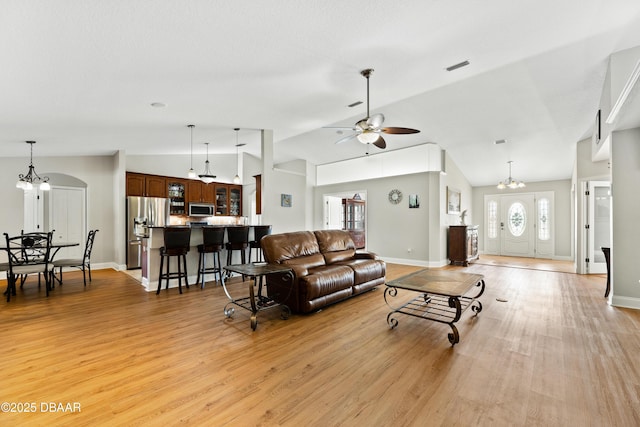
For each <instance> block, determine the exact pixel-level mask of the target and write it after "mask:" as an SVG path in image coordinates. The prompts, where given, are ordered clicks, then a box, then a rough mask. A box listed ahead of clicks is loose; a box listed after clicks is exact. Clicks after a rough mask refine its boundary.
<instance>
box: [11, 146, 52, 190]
mask: <svg viewBox="0 0 640 427" xmlns="http://www.w3.org/2000/svg"><path fill="white" fill-rule="evenodd" d="M25 142H26V143H27V144H29V146H30V147H31V155H30V157H29V172H27V174H26V175H23V174H19V175H18V182H17V183H16V188H21V189H23V190H32V189H33V186H34V185H37V186H38V187H39V188H40V190H42V191H49V190H51V185H49V177H48V176H43V177H40V175H38V174H37V173H36V168H35V166H33V144H35V143H36V142H35V141H25Z"/></svg>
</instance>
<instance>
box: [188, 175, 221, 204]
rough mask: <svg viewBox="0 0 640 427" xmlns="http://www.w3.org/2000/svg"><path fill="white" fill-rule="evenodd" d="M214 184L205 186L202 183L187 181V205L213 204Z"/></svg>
mask: <svg viewBox="0 0 640 427" xmlns="http://www.w3.org/2000/svg"><path fill="white" fill-rule="evenodd" d="M214 188H215V187H214V184H213V183H212V184H205V183H204V182H202V181H196V180H189V186H188V188H187V199H188V201H189V203H213V201H214Z"/></svg>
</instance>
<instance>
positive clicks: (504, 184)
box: [497, 160, 526, 190]
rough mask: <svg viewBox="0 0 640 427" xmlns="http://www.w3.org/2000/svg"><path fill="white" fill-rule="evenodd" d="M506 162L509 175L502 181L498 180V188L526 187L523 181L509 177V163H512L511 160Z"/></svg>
mask: <svg viewBox="0 0 640 427" xmlns="http://www.w3.org/2000/svg"><path fill="white" fill-rule="evenodd" d="M507 163H509V177H508V178H507V179H505V180H504V181H500V183H499V184H498V185H497V187H498V190H504V189H505V188H510V189H512V190H514V189H516V188H524V187H526V185H525V183H524V182H522V181H518V180H516V179H513V178H512V177H511V163H513V160H509V161H508V162H507Z"/></svg>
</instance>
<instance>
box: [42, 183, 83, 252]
mask: <svg viewBox="0 0 640 427" xmlns="http://www.w3.org/2000/svg"><path fill="white" fill-rule="evenodd" d="M85 206H86V202H85V189H84V188H75V187H54V186H52V187H51V190H50V194H49V215H50V216H49V228H50V229H51V230H55V231H54V234H53V240H54V241H59V242H78V243H80V245H79V246H73V247H69V248H62V249H60V251H59V252H58V253H57V254H56V259H62V258H82V255H83V253H84V243H85V239H86V235H85V230H86V226H85Z"/></svg>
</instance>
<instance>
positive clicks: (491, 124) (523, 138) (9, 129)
mask: <svg viewBox="0 0 640 427" xmlns="http://www.w3.org/2000/svg"><path fill="white" fill-rule="evenodd" d="M639 24H640V2H638V1H637V0H607V1H604V0H563V1H561V2H558V1H551V0H536V1H528V0H527V1H517V2H514V1H512V0H495V1H489V2H480V1H477V0H460V1H455V2H452V1H444V0H439V1H438V0H430V1H427V0H411V1H404V2H389V1H377V0H368V1H362V0H349V1H322V2H318V1H300V0H280V1H270V2H230V1H214V0H199V1H198V0H196V1H188V2H178V1H175V0H173V1H168V0H153V1H151V0H149V1H131V0H128V1H123V0H110V1H97V0H84V1H66V0H59V1H55V2H52V1H46V0H41V1H33V0H19V1H13V0H4V1H3V2H2V13H0V40H1V42H0V58H2V59H1V61H2V65H1V66H0V149H1V153H0V155H3V156H25V155H26V154H27V148H26V146H25V144H24V141H25V140H36V141H38V144H37V145H36V147H35V154H36V156H45V155H72V154H80V155H91V154H95V155H103V154H110V153H113V152H115V151H116V150H125V151H126V153H128V154H144V153H163V154H177V153H183V154H184V153H188V152H189V129H188V128H187V127H186V125H187V124H190V123H193V124H195V125H196V128H195V130H194V150H195V152H196V153H204V145H202V144H201V143H203V142H210V143H211V145H210V154H211V155H215V154H217V153H235V143H236V141H235V132H234V131H233V128H234V127H240V128H241V129H242V130H241V131H240V134H239V135H240V142H242V143H246V144H247V145H246V146H245V147H243V149H244V150H245V151H248V152H251V153H253V154H256V155H258V154H259V149H260V148H259V147H260V145H259V132H258V131H257V129H261V128H266V129H273V130H274V138H275V140H276V146H275V147H276V148H275V150H276V151H275V159H276V161H286V160H291V159H294V158H303V159H306V160H309V161H310V162H312V163H315V164H321V163H327V162H333V161H337V160H340V159H344V158H352V157H357V156H362V155H364V153H365V146H363V145H362V144H359V143H358V142H357V141H355V140H352V141H350V142H347V143H343V144H340V145H335V144H334V142H335V141H337V140H338V139H340V138H341V137H342V136H344V135H346V134H345V133H343V134H342V135H340V134H338V133H337V130H336V129H327V128H325V127H331V126H351V125H353V124H354V123H355V122H356V121H357V120H359V119H361V118H363V117H364V116H365V112H366V106H365V105H364V104H362V105H360V106H357V107H354V108H348V107H347V105H348V104H351V103H353V102H355V101H365V100H366V99H365V98H366V96H365V95H366V82H365V80H364V78H363V77H362V76H361V75H360V74H359V72H360V70H362V69H364V68H374V69H375V72H374V74H373V75H372V77H371V82H370V83H371V110H372V113H376V112H383V113H384V114H385V116H386V121H385V125H388V126H404V127H413V128H417V129H420V130H421V131H422V132H421V133H419V134H415V135H392V136H388V137H386V140H387V144H388V149H398V148H402V147H406V146H410V145H415V144H419V143H424V142H437V143H438V144H440V145H441V146H442V147H443V148H445V149H446V150H447V151H448V152H449V154H450V155H451V156H452V157H453V159H454V161H455V162H456V163H457V164H458V166H459V167H460V168H461V169H462V171H463V172H464V174H465V175H466V176H467V178H468V179H469V181H470V182H471V183H472V184H473V185H485V184H492V183H495V182H496V181H498V180H500V179H502V178H504V177H505V176H504V175H506V174H507V172H508V170H507V165H506V162H507V160H513V161H514V164H513V172H514V176H516V177H517V178H519V179H524V180H527V181H538V180H545V179H561V178H569V177H570V176H571V171H572V167H573V153H574V151H575V143H576V142H577V141H578V140H580V139H582V138H585V137H587V136H588V135H589V134H590V132H591V125H592V123H593V118H594V115H595V112H596V110H597V105H598V100H599V99H600V95H601V91H602V85H603V81H604V76H605V72H606V65H607V59H608V56H609V55H610V54H611V53H613V52H615V51H618V50H621V49H625V48H629V47H633V46H637V45H640V25H639ZM463 60H469V61H470V63H471V65H469V66H468V67H465V68H462V69H459V70H456V71H453V72H447V71H445V68H446V67H447V66H449V65H452V64H455V63H458V62H460V61H463ZM153 102H162V103H165V104H166V105H167V106H166V107H165V108H153V107H151V106H150V104H151V103H153ZM496 139H506V140H507V141H508V143H507V144H504V145H500V146H496V145H493V141H494V140H496ZM375 150H377V149H373V150H372V152H375Z"/></svg>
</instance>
